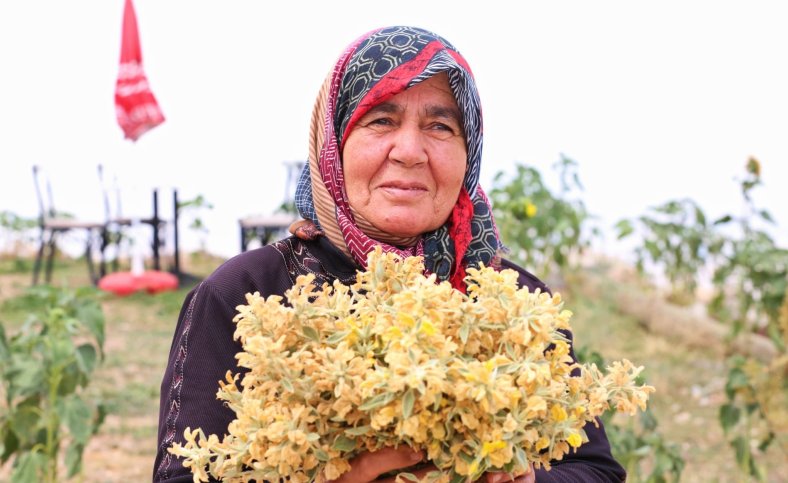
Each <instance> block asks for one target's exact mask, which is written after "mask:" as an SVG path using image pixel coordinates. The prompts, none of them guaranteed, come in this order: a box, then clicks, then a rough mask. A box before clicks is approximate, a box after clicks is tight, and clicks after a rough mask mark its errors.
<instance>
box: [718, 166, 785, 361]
mask: <svg viewBox="0 0 788 483" xmlns="http://www.w3.org/2000/svg"><path fill="white" fill-rule="evenodd" d="M740 184H741V191H742V197H743V198H744V208H745V209H744V214H743V215H742V216H739V217H734V216H731V215H728V216H725V217H723V218H722V219H721V220H719V221H718V224H719V225H727V224H733V225H734V227H733V228H735V229H738V232H739V233H740V236H739V237H738V238H729V239H728V240H726V242H725V246H724V247H723V250H724V255H725V257H724V258H723V259H722V260H721V263H720V264H719V265H718V267H717V268H716V270H715V272H714V286H715V289H716V290H715V296H714V298H713V299H712V301H711V303H710V305H709V309H710V311H711V313H712V314H713V315H715V316H716V317H717V318H719V319H721V320H725V321H728V322H730V323H731V324H732V326H733V335H736V334H738V333H739V332H741V331H742V330H745V329H746V330H748V331H753V332H760V333H763V334H766V335H768V336H769V337H770V338H771V339H772V341H773V342H774V343H775V344H776V345H777V346H778V347H781V348H782V349H783V350H784V349H785V344H784V342H783V339H782V334H781V333H780V330H779V311H780V307H781V306H782V304H783V302H784V299H785V293H786V290H788V250H787V249H785V248H782V247H778V246H777V245H776V244H775V242H774V240H773V239H772V238H771V237H770V236H769V234H768V233H767V232H766V231H765V230H763V229H759V228H758V224H759V223H767V224H770V225H771V224H773V223H774V220H773V218H772V216H771V214H770V213H769V211H767V210H765V209H759V208H757V207H756V206H755V202H754V200H753V196H752V190H753V189H754V188H755V187H757V186H760V185H761V184H762V181H761V167H760V163H759V162H758V161H757V160H756V159H755V158H750V159H749V160H748V162H747V166H746V175H745V177H744V179H742V180H741V183H740Z"/></svg>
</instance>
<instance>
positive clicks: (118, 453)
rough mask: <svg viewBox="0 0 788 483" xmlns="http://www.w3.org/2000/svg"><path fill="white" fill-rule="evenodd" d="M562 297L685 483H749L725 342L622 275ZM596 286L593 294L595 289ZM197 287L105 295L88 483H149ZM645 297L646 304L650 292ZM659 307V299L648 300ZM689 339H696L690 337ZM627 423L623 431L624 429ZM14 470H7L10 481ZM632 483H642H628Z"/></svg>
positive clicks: (207, 261) (64, 271)
mask: <svg viewBox="0 0 788 483" xmlns="http://www.w3.org/2000/svg"><path fill="white" fill-rule="evenodd" d="M185 259H186V260H184V266H185V270H186V271H187V272H188V273H191V274H195V275H198V276H204V275H206V274H208V273H209V272H210V271H211V270H212V269H213V268H215V267H216V266H217V265H218V264H219V263H220V262H221V260H219V259H216V258H212V257H209V256H205V255H197V254H193V255H189V256H187V257H185ZM2 263H3V264H4V265H0V269H2V270H0V321H2V323H3V324H4V325H5V326H6V330H7V332H13V331H14V329H15V327H17V326H18V325H19V323H20V320H22V318H23V317H24V315H25V313H26V312H25V310H26V308H25V307H24V306H23V305H21V304H20V303H19V302H18V301H19V300H20V299H19V295H20V294H22V293H23V291H24V289H25V288H26V287H27V286H28V285H29V283H30V275H29V272H28V271H18V270H14V269H12V268H11V267H10V264H9V262H8V261H3V262H2ZM586 270H587V273H586V274H581V275H580V276H576V277H573V279H572V280H570V281H569V282H568V283H567V286H566V287H565V288H563V289H562V292H563V293H564V298H565V299H566V308H569V309H571V310H572V311H573V312H574V313H575V316H574V317H573V319H572V326H573V328H574V333H575V341H576V348H577V349H578V350H583V349H585V350H593V351H596V352H598V353H600V354H601V355H602V356H603V357H604V358H605V359H607V360H613V359H620V358H629V359H631V360H632V361H633V362H635V363H636V364H638V365H641V364H642V365H644V366H646V379H647V381H648V382H649V383H650V384H652V385H654V386H655V387H656V388H657V392H656V394H655V395H654V396H653V398H652V401H651V407H652V409H653V411H654V414H655V416H656V417H657V420H658V421H659V426H658V431H659V432H660V433H661V434H662V436H663V438H664V439H665V440H666V441H669V442H673V443H675V444H677V445H678V446H679V448H680V449H681V453H682V455H683V457H684V459H685V461H686V467H685V469H684V472H683V474H682V478H681V481H688V482H729V481H730V482H733V481H747V480H746V479H743V478H742V477H740V476H739V475H738V473H737V470H736V465H735V462H734V457H733V452H732V450H731V449H730V448H729V446H728V445H727V443H726V441H725V438H724V435H723V433H722V429H721V428H720V425H719V422H718V421H717V414H718V410H719V406H720V404H721V403H722V402H723V401H724V384H725V366H724V360H723V356H722V355H721V347H720V344H721V343H720V342H719V341H714V340H704V341H698V340H697V339H694V340H693V338H692V337H689V336H687V333H688V332H687V331H686V327H685V328H684V329H685V330H684V331H678V330H673V329H670V328H667V329H664V328H663V329H662V330H660V329H659V328H655V327H654V325H653V324H649V323H648V321H646V320H644V316H643V315H642V314H640V315H638V316H637V317H636V316H633V315H631V313H632V311H629V310H624V309H623V308H622V307H621V306H620V305H619V304H617V299H616V298H615V297H614V292H615V290H613V288H614V287H616V286H618V285H620V284H621V283H626V284H627V285H628V286H630V287H632V286H636V285H637V284H634V283H630V282H629V281H627V282H622V281H621V277H622V276H621V275H620V274H618V275H611V273H613V272H611V271H610V270H608V268H607V266H603V265H599V264H597V265H595V266H593V267H588V268H587V269H586ZM84 272H86V270H85V269H84V267H83V265H82V264H81V263H78V262H76V261H64V262H61V264H60V265H59V266H58V267H57V268H56V270H55V282H56V284H58V285H68V286H72V287H73V286H77V285H80V284H85V283H87V277H86V274H85V273H84ZM592 275H593V280H596V282H594V284H591V283H590V280H592ZM190 288H191V287H182V288H181V289H179V290H178V291H175V292H170V293H163V294H159V295H147V294H135V295H131V296H128V297H123V298H121V297H115V296H110V295H107V296H105V297H103V299H102V306H103V309H104V313H105V316H106V323H107V326H106V334H107V339H106V345H105V350H106V354H107V357H106V359H105V360H104V362H103V365H102V366H101V367H100V369H99V372H98V373H97V374H96V376H95V378H94V380H93V382H92V383H91V391H92V394H94V395H96V396H97V397H101V398H102V399H103V400H105V401H107V402H108V403H109V405H110V415H109V416H108V418H107V420H106V422H105V423H104V425H103V427H102V428H101V430H100V432H99V434H98V435H97V436H96V437H94V439H92V440H91V443H90V445H89V446H88V448H87V450H86V452H85V460H84V476H83V478H82V479H81V480H79V481H84V482H121V481H122V482H130V481H140V482H142V481H150V478H151V472H152V465H153V457H154V452H155V444H156V428H157V419H158V398H159V385H160V382H161V377H162V374H163V371H164V366H165V363H166V359H167V355H168V351H169V348H170V343H171V337H172V333H173V330H174V327H175V322H176V319H177V315H178V311H179V309H180V304H181V301H182V299H183V297H184V296H185V294H186V292H187V291H188V290H189V289H190ZM644 294H646V295H648V293H647V292H644ZM648 296H651V297H652V298H653V296H654V295H653V294H651V295H648ZM689 332H690V333H691V332H692V330H690V331H689ZM624 423H625V421H624ZM784 457H785V455H784V454H782V453H780V450H779V449H778V447H777V445H772V447H771V449H770V450H769V452H768V453H767V454H765V455H758V456H757V458H758V460H759V461H761V462H764V463H765V466H766V468H767V471H768V477H767V478H768V481H773V482H778V481H788V465H785V461H784ZM8 471H9V470H8V465H6V466H5V467H3V468H1V469H0V480H3V479H4V478H7V475H8ZM630 481H635V480H634V479H631V480H630Z"/></svg>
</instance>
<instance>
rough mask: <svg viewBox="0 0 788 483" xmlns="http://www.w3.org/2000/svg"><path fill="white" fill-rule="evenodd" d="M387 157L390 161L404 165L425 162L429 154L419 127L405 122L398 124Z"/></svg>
mask: <svg viewBox="0 0 788 483" xmlns="http://www.w3.org/2000/svg"><path fill="white" fill-rule="evenodd" d="M389 157H390V158H391V160H392V161H394V162H396V163H399V164H402V165H405V166H415V165H418V164H423V163H426V162H427V161H428V160H429V156H428V154H427V145H426V144H425V139H424V134H423V133H422V132H421V129H419V128H418V126H410V125H407V124H406V125H402V126H400V127H399V128H398V129H397V131H396V133H395V135H394V139H393V146H392V147H391V151H390V152H389Z"/></svg>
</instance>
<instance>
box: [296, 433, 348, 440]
mask: <svg viewBox="0 0 788 483" xmlns="http://www.w3.org/2000/svg"><path fill="white" fill-rule="evenodd" d="M346 432H347V431H346ZM319 439H320V435H319V434H317V433H307V435H306V440H307V441H309V442H310V443H312V442H314V441H317V440H319Z"/></svg>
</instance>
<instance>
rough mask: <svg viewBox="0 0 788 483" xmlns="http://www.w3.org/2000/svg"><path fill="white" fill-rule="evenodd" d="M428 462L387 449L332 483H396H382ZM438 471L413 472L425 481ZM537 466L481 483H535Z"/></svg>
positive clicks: (405, 450) (361, 459)
mask: <svg viewBox="0 0 788 483" xmlns="http://www.w3.org/2000/svg"><path fill="white" fill-rule="evenodd" d="M423 459H424V452H423V451H415V450H413V449H412V448H410V447H408V446H401V447H399V448H383V449H381V450H378V451H374V452H366V453H361V454H360V455H358V456H356V457H355V458H353V459H352V460H350V471H347V472H345V473H343V474H342V475H341V476H340V477H339V478H337V479H336V480H331V482H330V483H362V482H369V481H376V482H378V483H394V482H395V481H396V476H391V477H388V478H382V479H378V477H379V476H380V475H382V474H385V473H388V472H389V471H393V470H406V469H407V468H409V467H411V466H414V465H417V464H419V463H420V462H421V461H422V460H423ZM435 470H437V468H436V467H435V466H433V465H429V466H425V467H422V468H419V469H418V470H413V471H409V473H413V474H414V475H415V476H416V477H417V478H420V479H421V478H424V477H425V476H427V474H428V473H430V472H431V471H435ZM535 481H536V480H535V477H534V469H533V466H531V468H529V470H528V473H525V474H523V475H512V474H509V473H504V472H490V473H486V474H485V475H484V476H483V477H481V478H480V479H479V480H478V482H480V483H506V482H515V483H535Z"/></svg>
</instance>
